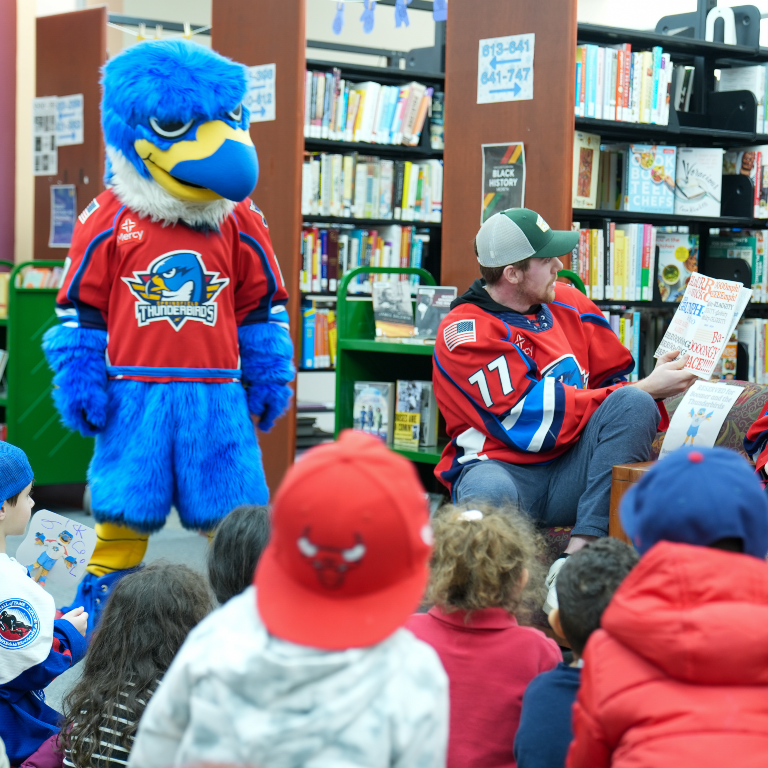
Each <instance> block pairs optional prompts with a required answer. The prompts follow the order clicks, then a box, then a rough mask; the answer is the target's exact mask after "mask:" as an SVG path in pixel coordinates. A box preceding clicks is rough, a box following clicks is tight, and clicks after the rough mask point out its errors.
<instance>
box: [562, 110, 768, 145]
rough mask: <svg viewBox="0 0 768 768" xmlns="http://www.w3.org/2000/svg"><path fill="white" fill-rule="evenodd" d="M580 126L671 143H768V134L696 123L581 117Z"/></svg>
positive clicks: (632, 138) (609, 136) (610, 134)
mask: <svg viewBox="0 0 768 768" xmlns="http://www.w3.org/2000/svg"><path fill="white" fill-rule="evenodd" d="M576 129H577V130H581V131H588V132H590V133H597V134H598V135H599V136H600V138H601V139H603V138H605V139H614V140H618V141H627V142H639V141H651V140H654V141H656V140H659V141H661V142H663V143H671V142H675V141H678V140H680V139H684V140H685V141H686V142H688V143H690V141H691V140H695V141H696V143H697V144H707V145H710V144H713V145H717V146H722V145H726V144H728V145H733V146H738V145H742V144H760V143H767V144H768V136H765V135H762V134H756V133H754V132H747V131H726V130H722V129H719V128H698V127H696V126H692V125H680V126H672V125H656V124H654V123H630V122H625V121H623V120H596V119H595V118H593V117H577V118H576Z"/></svg>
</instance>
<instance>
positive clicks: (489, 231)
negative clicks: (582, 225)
mask: <svg viewBox="0 0 768 768" xmlns="http://www.w3.org/2000/svg"><path fill="white" fill-rule="evenodd" d="M578 241H579V233H578V232H564V231H558V230H554V229H550V226H549V224H547V222H546V221H544V219H543V218H542V217H541V216H540V215H539V214H538V213H536V211H531V210H529V209H528V208H508V209H507V210H506V211H502V212H501V213H494V214H493V216H491V217H490V218H489V219H488V220H487V221H486V222H485V223H484V224H483V226H482V227H480V231H479V232H478V233H477V238H476V240H475V242H476V244H477V260H478V261H479V262H480V264H482V265H483V266H484V267H506V266H507V264H515V263H516V262H518V261H522V260H523V259H527V258H529V257H533V258H535V259H546V258H549V257H551V256H565V254H566V253H570V252H571V251H572V250H573V249H574V248H575V247H576V243H577V242H578Z"/></svg>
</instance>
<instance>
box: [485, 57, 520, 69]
mask: <svg viewBox="0 0 768 768" xmlns="http://www.w3.org/2000/svg"><path fill="white" fill-rule="evenodd" d="M520 61H522V59H506V60H504V61H499V60H498V59H497V58H496V57H495V56H494V57H493V58H492V59H491V66H492V67H493V68H494V69H496V67H497V65H499V64H517V63H518V62H520Z"/></svg>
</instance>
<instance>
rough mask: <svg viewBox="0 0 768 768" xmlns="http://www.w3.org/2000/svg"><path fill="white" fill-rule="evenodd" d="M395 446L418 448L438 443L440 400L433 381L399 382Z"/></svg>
mask: <svg viewBox="0 0 768 768" xmlns="http://www.w3.org/2000/svg"><path fill="white" fill-rule="evenodd" d="M396 402H397V406H396V408H395V428H394V437H393V440H394V443H395V444H396V445H398V446H401V447H407V448H414V449H415V448H418V447H419V446H431V445H435V444H436V443H437V413H438V412H437V401H436V400H435V393H434V390H433V388H432V382H431V381H403V380H400V381H398V382H397V401H396Z"/></svg>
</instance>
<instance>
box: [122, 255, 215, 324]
mask: <svg viewBox="0 0 768 768" xmlns="http://www.w3.org/2000/svg"><path fill="white" fill-rule="evenodd" d="M122 279H123V281H124V282H125V284H126V285H127V286H128V288H129V289H130V290H131V293H132V294H133V295H134V296H135V297H136V298H137V299H138V301H137V302H136V319H137V320H138V321H139V328H141V327H142V326H145V325H149V324H150V323H154V322H155V321H158V320H159V321H163V320H167V321H168V322H169V323H170V324H171V325H172V326H173V328H174V329H175V330H177V331H178V330H180V329H181V328H182V326H183V325H184V323H186V322H187V320H197V321H198V322H200V323H204V324H205V325H210V326H213V325H216V317H217V313H218V309H219V307H218V305H217V303H216V297H217V296H218V295H219V293H220V292H221V290H222V288H224V286H226V285H228V284H229V278H227V277H225V278H221V279H219V273H218V272H207V271H206V269H205V264H204V263H203V260H202V258H201V257H200V254H199V253H196V252H195V251H170V252H168V253H164V254H163V255H162V256H159V257H158V258H156V259H155V260H154V261H153V262H152V263H151V264H150V265H149V269H148V270H147V271H146V272H134V273H133V277H124V278H122Z"/></svg>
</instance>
